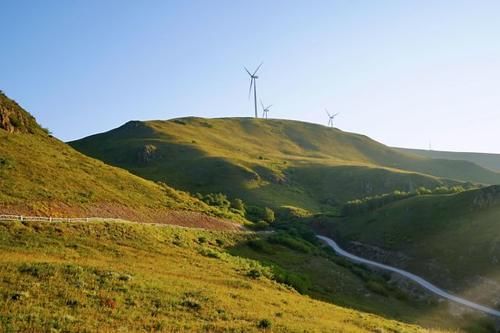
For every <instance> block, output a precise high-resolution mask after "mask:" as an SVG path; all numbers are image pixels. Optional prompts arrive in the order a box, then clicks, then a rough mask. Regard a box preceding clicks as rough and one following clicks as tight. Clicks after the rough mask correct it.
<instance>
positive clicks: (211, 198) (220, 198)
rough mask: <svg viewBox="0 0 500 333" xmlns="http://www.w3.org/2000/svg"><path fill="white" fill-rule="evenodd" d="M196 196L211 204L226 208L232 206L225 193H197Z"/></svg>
mask: <svg viewBox="0 0 500 333" xmlns="http://www.w3.org/2000/svg"><path fill="white" fill-rule="evenodd" d="M195 197H197V198H198V199H200V200H201V201H203V202H205V203H206V204H207V205H209V206H214V207H219V208H222V209H224V210H227V209H229V208H230V207H231V202H229V200H228V198H227V196H226V195H225V194H223V193H209V194H205V195H203V194H200V193H196V194H195Z"/></svg>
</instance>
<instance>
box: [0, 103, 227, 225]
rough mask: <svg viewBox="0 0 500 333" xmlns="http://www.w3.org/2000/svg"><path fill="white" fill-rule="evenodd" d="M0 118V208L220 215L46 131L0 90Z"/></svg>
mask: <svg viewBox="0 0 500 333" xmlns="http://www.w3.org/2000/svg"><path fill="white" fill-rule="evenodd" d="M0 123H1V126H0V188H1V189H2V190H1V191H0V213H3V214H6V213H15V214H25V215H27V214H35V215H52V216H100V217H122V218H127V219H130V220H141V221H148V222H153V221H155V222H176V223H187V224H189V225H193V223H195V220H199V221H200V222H203V221H205V223H206V224H207V225H208V224H211V223H212V224H213V223H216V221H215V220H210V219H209V218H207V217H203V216H202V215H196V214H194V213H192V214H191V215H186V216H185V217H184V218H182V217H180V216H179V215H178V214H177V215H176V214H175V213H173V211H174V210H190V211H193V212H202V213H208V214H211V215H217V214H219V215H221V212H218V211H217V210H216V209H214V208H212V207H209V206H207V205H206V204H204V203H203V202H201V201H199V200H198V199H195V198H193V197H191V196H189V195H188V194H186V193H184V192H181V191H176V190H174V189H172V188H171V187H169V186H167V185H165V184H156V183H154V182H151V181H148V180H145V179H142V178H140V177H137V176H134V175H132V174H130V173H129V172H128V171H125V170H121V169H118V168H116V167H112V166H108V165H106V164H104V163H103V162H101V161H98V160H95V159H92V158H90V157H88V156H85V155H83V154H81V153H79V152H77V151H76V150H74V149H73V148H71V147H70V146H68V145H66V144H65V143H63V142H61V141H59V140H57V139H56V138H53V137H52V136H50V135H49V134H48V133H47V131H46V130H44V129H42V128H41V127H40V126H39V125H38V124H37V123H36V121H35V119H34V118H33V117H32V116H31V115H30V114H29V113H28V112H26V111H25V110H23V109H22V108H21V107H20V106H19V105H18V104H17V103H16V102H14V101H13V100H11V99H9V98H8V97H7V96H5V95H4V94H0ZM228 216H230V217H232V215H228ZM182 220H184V221H182ZM221 225H224V224H221Z"/></svg>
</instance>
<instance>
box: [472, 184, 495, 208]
mask: <svg viewBox="0 0 500 333" xmlns="http://www.w3.org/2000/svg"><path fill="white" fill-rule="evenodd" d="M473 205H474V207H475V208H479V209H483V208H489V207H493V206H496V205H500V185H494V186H488V187H485V188H482V189H481V190H479V191H477V193H476V195H475V196H474V199H473Z"/></svg>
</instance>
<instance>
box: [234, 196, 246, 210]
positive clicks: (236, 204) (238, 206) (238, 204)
mask: <svg viewBox="0 0 500 333" xmlns="http://www.w3.org/2000/svg"><path fill="white" fill-rule="evenodd" d="M231 207H233V208H234V209H236V210H239V211H241V212H244V211H245V203H244V202H243V200H241V199H238V198H236V199H234V200H233V201H232V202H231Z"/></svg>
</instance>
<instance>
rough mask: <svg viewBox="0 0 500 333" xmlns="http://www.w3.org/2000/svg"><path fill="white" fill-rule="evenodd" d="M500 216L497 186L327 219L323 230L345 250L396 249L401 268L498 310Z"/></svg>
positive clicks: (389, 256) (417, 198)
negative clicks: (356, 246)
mask: <svg viewBox="0 0 500 333" xmlns="http://www.w3.org/2000/svg"><path fill="white" fill-rule="evenodd" d="M498 216H500V191H499V188H498V186H492V187H486V188H482V189H476V190H469V191H465V192H462V193H457V194H449V195H421V196H416V197H411V198H408V199H404V200H400V201H397V202H394V203H390V204H388V205H386V206H383V207H380V208H378V209H375V210H373V211H371V212H367V213H362V214H360V215H357V214H356V215H352V216H347V217H344V218H337V219H333V220H332V219H331V220H330V221H327V220H325V221H323V223H320V227H321V228H322V229H323V231H325V230H326V231H329V232H330V233H333V234H335V235H336V236H337V238H338V239H339V240H342V242H343V243H344V245H345V246H349V245H350V241H358V242H362V243H365V244H369V245H374V246H377V247H379V248H381V249H383V250H386V251H390V253H392V254H393V256H391V255H388V256H387V258H386V259H387V261H389V262H395V261H394V258H395V257H396V256H394V254H397V253H399V254H401V253H403V254H404V255H405V256H406V259H405V260H403V261H397V265H398V266H403V267H406V268H407V269H408V270H410V271H412V272H415V273H418V274H421V275H423V276H424V277H426V278H427V279H429V280H430V281H432V282H434V283H435V284H436V285H438V286H441V287H443V288H447V289H450V290H452V291H454V292H457V293H461V294H463V295H465V296H466V297H468V298H471V299H475V300H478V301H480V302H483V303H486V304H489V305H491V306H494V303H495V299H496V298H497V297H498V295H499V294H500V290H499V286H498V285H497V286H495V284H496V282H495V281H498V279H499V277H500V271H499V270H498V265H497V260H498V258H500V247H499V246H498V244H499V240H498ZM364 255H367V256H369V255H370V253H369V252H366V253H364ZM398 257H400V256H398ZM489 281H490V282H489Z"/></svg>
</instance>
